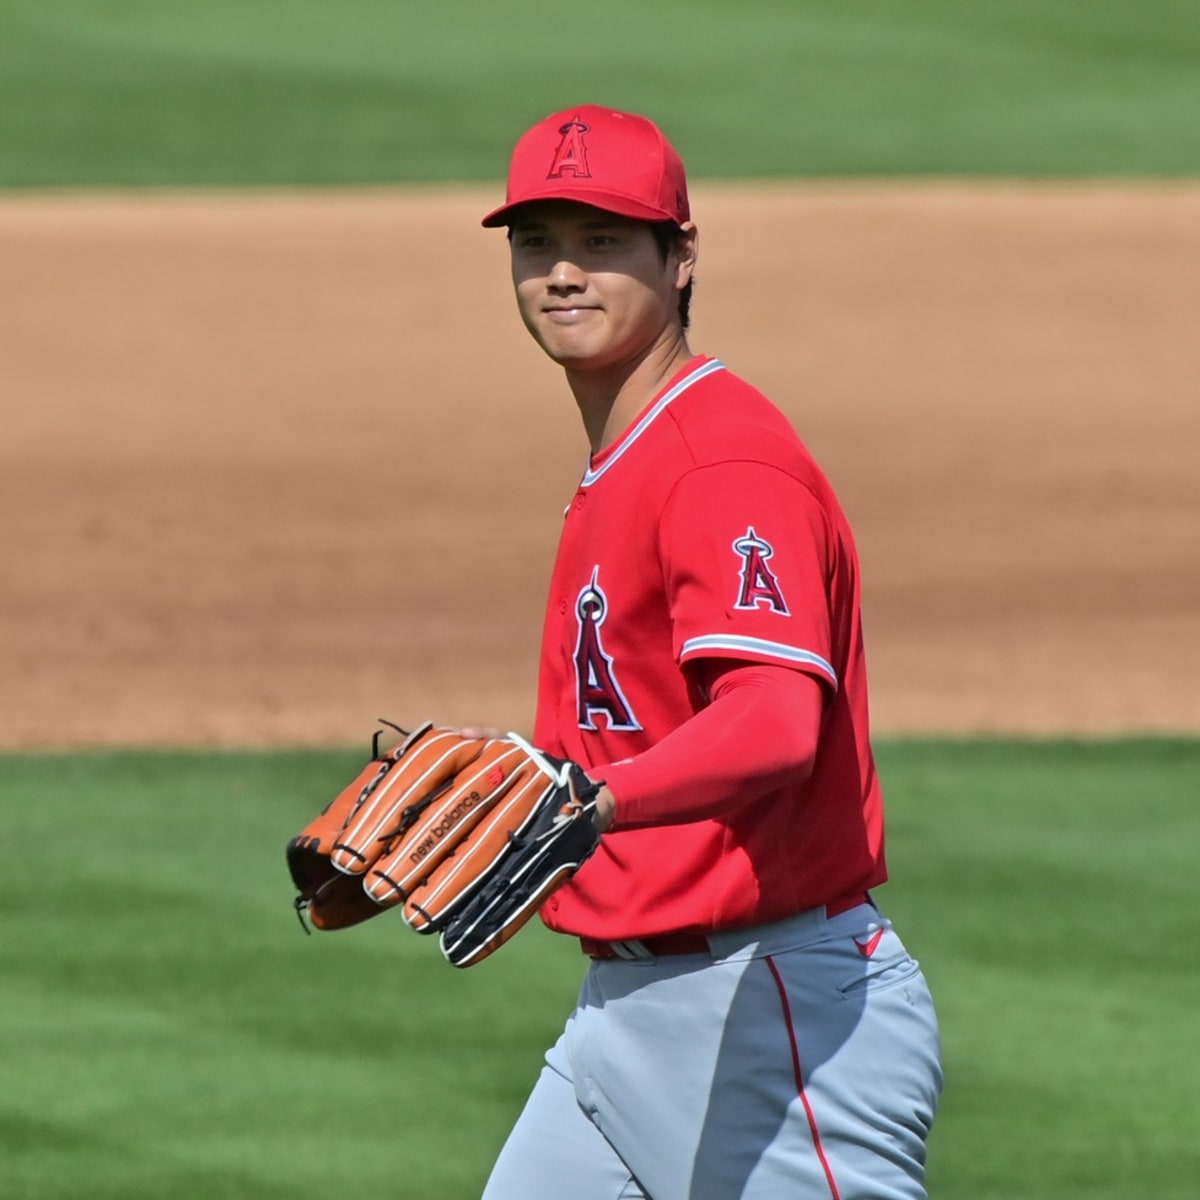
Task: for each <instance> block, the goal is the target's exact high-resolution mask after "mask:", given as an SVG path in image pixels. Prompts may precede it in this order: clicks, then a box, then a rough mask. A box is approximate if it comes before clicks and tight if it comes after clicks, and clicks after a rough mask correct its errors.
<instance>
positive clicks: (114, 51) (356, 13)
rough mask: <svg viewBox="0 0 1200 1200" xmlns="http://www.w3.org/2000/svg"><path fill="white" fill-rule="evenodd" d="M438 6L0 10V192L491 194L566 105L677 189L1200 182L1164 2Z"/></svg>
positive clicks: (1179, 7)
mask: <svg viewBox="0 0 1200 1200" xmlns="http://www.w3.org/2000/svg"><path fill="white" fill-rule="evenodd" d="M453 8H454V11H453V13H451V12H450V11H449V10H448V9H447V8H446V7H445V6H440V7H439V6H431V5H428V4H424V3H417V2H416V0H392V2H385V0H346V3H344V4H341V5H336V6H333V5H329V4H325V3H322V2H320V0H295V2H294V3H288V4H285V3H284V2H283V0H255V2H254V3H252V4H245V3H243V2H241V0H209V3H206V4H204V5H185V4H182V3H173V4H171V3H163V2H162V0H123V2H122V3H121V4H119V5H106V6H103V7H102V8H100V7H97V6H96V5H95V4H92V3H89V2H88V0H43V2H42V3H39V4H36V5H33V4H28V3H25V2H24V0H0V186H21V187H29V186H34V187H37V186H72V185H80V184H83V185H159V184H235V185H236V184H338V183H378V182H421V181H445V180H460V179H482V178H487V179H494V178H497V177H499V176H500V175H501V174H502V173H503V169H504V159H505V157H506V153H507V149H508V146H509V143H510V141H511V139H512V137H513V136H514V134H515V133H516V131H517V130H518V129H520V128H522V127H523V126H524V125H525V124H527V123H528V122H529V121H532V120H533V119H535V118H536V117H537V116H540V115H542V114H544V113H546V112H549V111H553V110H555V109H558V108H560V107H562V106H564V105H566V104H570V103H574V102H576V101H582V100H584V99H594V100H597V101H599V102H601V103H610V104H615V105H619V106H624V107H630V108H637V109H642V110H645V111H649V112H652V113H654V114H655V115H656V116H657V117H658V118H659V119H660V120H661V121H662V123H663V124H664V125H665V126H666V127H667V128H668V129H669V130H670V132H671V134H672V136H673V138H674V139H675V140H676V141H677V142H678V144H679V146H680V148H681V150H682V151H683V153H684V156H685V158H686V159H687V161H688V163H689V167H690V169H691V171H692V173H693V174H694V175H695V176H696V177H703V176H727V177H728V176H735V177H736V176H756V175H767V176H789V175H878V174H891V173H904V174H912V173H920V174H927V173H936V174H962V173H969V174H1006V175H1013V174H1015V175H1058V176H1062V175H1108V174H1122V175H1128V174H1159V175H1181V174H1183V175H1188V174H1195V173H1197V171H1200V138H1197V136H1196V130H1195V122H1194V119H1193V114H1194V113H1195V112H1196V111H1197V108H1198V107H1200V75H1198V73H1197V72H1196V71H1195V69H1194V67H1195V63H1196V62H1197V60H1198V57H1200V24H1198V23H1197V22H1196V21H1195V19H1194V6H1192V5H1190V4H1188V3H1185V2H1184V0H1145V2H1144V3H1142V4H1140V5H1138V6H1117V5H1111V4H1096V3H1094V2H1093V0H1062V2H1060V3H1056V4H1053V5H1047V4H1045V3H1043V2H1042V0H1006V2H1005V3H1004V4H999V5H998V4H974V5H965V4H962V3H961V0H923V2H922V3H918V4H907V5H899V6H898V5H896V4H895V3H893V2H891V0H850V2H847V3H843V4H838V5H829V4H827V3H822V2H818V0H764V2H763V3H760V4H755V5H730V4H728V3H727V0H686V2H685V0H660V3H658V4H656V5H654V6H653V7H651V8H647V6H646V5H645V4H642V3H639V2H638V0H610V2H609V3H608V4H606V5H603V6H592V7H590V8H584V9H572V10H571V11H570V12H569V13H568V12H565V11H564V12H562V13H548V11H547V9H546V6H545V5H544V4H541V3H538V2H537V0H512V2H511V3H509V4H507V5H505V6H504V8H503V10H498V9H497V8H496V6H495V5H494V4H490V3H484V2H483V0H462V2H461V3H459V4H456V5H455V6H453ZM698 95H702V96H704V97H719V98H720V100H719V103H718V102H702V103H697V96H698Z"/></svg>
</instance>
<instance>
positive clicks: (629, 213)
mask: <svg viewBox="0 0 1200 1200" xmlns="http://www.w3.org/2000/svg"><path fill="white" fill-rule="evenodd" d="M539 200H569V201H571V202H572V203H573V204H587V205H589V206H590V207H592V208H599V209H603V210H604V211H605V212H610V213H616V214H617V216H619V217H629V218H630V220H633V221H677V220H678V218H677V217H676V216H675V214H674V213H669V212H664V211H663V210H662V209H661V208H655V207H653V206H652V205H649V204H645V203H643V202H642V201H640V200H634V199H632V198H631V197H629V196H622V195H619V194H618V193H616V192H606V191H602V190H599V189H598V190H596V191H584V190H582V189H581V188H565V187H558V188H549V189H547V190H546V191H542V192H537V193H535V194H533V195H526V196H522V197H521V198H520V200H512V201H509V202H508V203H507V204H502V205H501V206H500V207H499V208H496V209H493V210H492V211H491V212H490V213H488V215H487V216H486V217H484V218H483V220H482V221H481V222H480V224H481V225H482V226H483V227H484V228H485V229H495V228H497V227H498V226H501V225H511V224H512V222H513V216H514V214H515V213H516V211H517V210H518V209H519V208H523V207H524V206H525V205H527V204H536V203H537V201H539Z"/></svg>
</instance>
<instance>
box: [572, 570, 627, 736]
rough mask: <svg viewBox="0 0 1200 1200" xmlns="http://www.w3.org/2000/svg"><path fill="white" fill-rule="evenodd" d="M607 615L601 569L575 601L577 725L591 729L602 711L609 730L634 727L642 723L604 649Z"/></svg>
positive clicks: (610, 658) (606, 600)
mask: <svg viewBox="0 0 1200 1200" xmlns="http://www.w3.org/2000/svg"><path fill="white" fill-rule="evenodd" d="M607 615H608V597H607V596H606V595H605V594H604V591H603V589H602V588H601V587H600V568H599V566H595V567H593V568H592V577H591V579H590V580H589V581H588V583H587V585H586V586H585V587H584V588H583V590H582V591H581V592H580V593H579V598H578V599H577V600H576V601H575V616H576V618H577V619H578V621H579V637H578V639H577V640H576V642H575V685H576V696H577V697H578V707H579V728H580V729H590V730H594V729H595V728H596V723H595V720H594V717H595V716H596V714H597V713H603V714H604V715H605V718H606V720H607V724H608V728H609V729H621V730H636V729H641V727H642V726H641V724H640V722H639V721H638V719H637V718H636V717H635V716H634V714H633V709H632V708H631V707H630V706H629V701H628V700H626V699H625V694H624V693H623V692H622V691H621V685H620V684H619V683H618V682H617V676H616V672H615V670H614V669H613V659H612V655H610V654H608V653H606V652H605V649H604V644H603V638H602V627H603V625H604V620H605V617H607Z"/></svg>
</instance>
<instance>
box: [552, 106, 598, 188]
mask: <svg viewBox="0 0 1200 1200" xmlns="http://www.w3.org/2000/svg"><path fill="white" fill-rule="evenodd" d="M587 131H588V127H587V126H586V125H585V124H584V123H583V122H582V121H580V120H579V119H578V118H576V119H575V120H574V121H568V122H567V123H566V124H565V125H564V126H563V127H562V128H561V129H560V130H559V131H558V132H559V133H561V134H562V141H561V142H559V144H558V149H557V150H555V151H554V161H553V162H552V163H551V164H550V170H549V171H547V172H546V178H547V179H561V178H562V177H563V175H564V174H566V173H568V172H570V174H572V175H574V176H576V177H577V178H580V177H582V178H585V179H586V178H590V177H591V174H592V173H591V171H589V170H588V161H587V145H586V143H585V142H584V140H583V135H584V134H585V133H587Z"/></svg>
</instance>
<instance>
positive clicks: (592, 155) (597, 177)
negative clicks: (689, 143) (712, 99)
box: [483, 104, 691, 229]
mask: <svg viewBox="0 0 1200 1200" xmlns="http://www.w3.org/2000/svg"><path fill="white" fill-rule="evenodd" d="M531 200H575V201H578V202H579V203H580V204H591V205H593V206H594V207H596V208H602V209H604V210H605V212H613V213H618V214H619V215H620V216H623V217H631V218H633V219H634V220H635V221H674V222H675V223H676V224H677V225H682V224H683V223H684V222H685V221H687V220H689V219H690V212H691V210H690V209H689V207H688V195H687V177H686V175H685V174H684V170H683V160H682V159H681V158H680V157H679V155H678V154H677V153H676V152H675V149H674V147H673V146H672V145H671V143H670V142H668V141H667V139H666V138H665V137H664V136H663V134H662V131H661V130H660V129H659V128H658V126H657V125H655V124H654V122H653V121H650V120H647V118H645V117H639V116H638V115H637V114H636V113H625V112H616V111H615V110H613V109H611V108H602V107H600V106H599V105H595V104H581V105H579V106H578V107H576V108H566V109H563V111H562V112H558V113H553V114H551V115H550V116H548V117H546V118H544V119H543V120H541V121H539V122H538V123H537V124H536V125H535V126H534V127H533V128H532V129H530V130H528V131H526V132H525V133H524V134H522V135H521V138H520V140H519V141H518V142H517V144H516V146H515V147H514V149H513V154H512V161H511V162H510V163H509V168H508V192H507V196H506V198H505V201H504V203H503V204H502V205H501V206H500V207H499V208H497V209H493V210H492V212H490V213H488V215H487V216H486V217H484V218H483V224H484V226H486V227H487V228H489V229H490V228H495V227H496V226H497V225H508V224H510V223H511V220H512V214H513V209H515V208H516V207H517V206H518V205H520V204H528V203H529V202H530V201H531Z"/></svg>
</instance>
